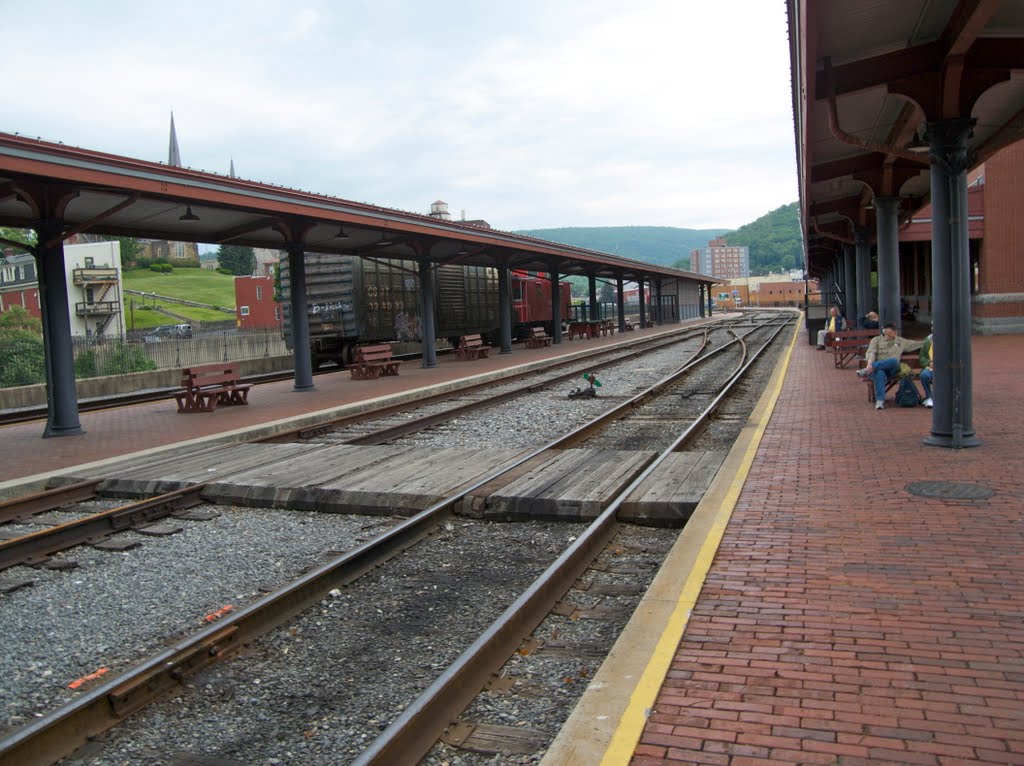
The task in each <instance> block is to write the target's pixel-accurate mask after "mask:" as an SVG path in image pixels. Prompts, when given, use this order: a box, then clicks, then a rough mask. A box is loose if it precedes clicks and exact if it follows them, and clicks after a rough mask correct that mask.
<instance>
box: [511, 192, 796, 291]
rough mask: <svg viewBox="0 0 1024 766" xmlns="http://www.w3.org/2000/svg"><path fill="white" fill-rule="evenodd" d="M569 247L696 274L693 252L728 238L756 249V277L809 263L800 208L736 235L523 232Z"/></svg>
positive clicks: (639, 229) (636, 229) (649, 230)
mask: <svg viewBox="0 0 1024 766" xmlns="http://www.w3.org/2000/svg"><path fill="white" fill-rule="evenodd" d="M515 233H516V234H525V235H526V236H529V237H539V238H540V239H548V240H551V241H552V242H560V243H562V244H564V245H574V246H576V247H586V248H589V249H591V250H599V251H601V252H603V253H612V254H615V255H621V256H623V257H625V258H634V259H636V260H638V261H644V262H645V263H653V264H657V265H659V266H671V267H674V268H677V269H684V270H689V269H690V251H691V250H695V249H697V248H701V247H704V246H705V245H707V243H708V241H709V240H712V239H714V238H715V237H717V236H719V235H723V234H724V235H725V238H726V240H727V241H728V242H729V244H730V245H746V246H747V247H749V248H750V273H751V274H755V275H759V274H768V273H769V272H773V271H774V272H780V271H786V270H789V269H798V268H800V266H801V264H802V263H803V252H802V250H801V240H800V220H799V216H798V210H797V203H796V202H793V203H790V204H789V205H783V206H782V207H780V208H778V209H777V210H773V211H771V212H770V213H767V214H765V215H763V216H761V217H760V218H758V219H757V220H756V221H753V222H751V223H748V224H746V225H745V226H741V227H740V228H739V229H737V230H736V231H732V232H730V231H729V230H728V229H678V228H675V227H672V226H606V227H591V228H587V227H569V228H563V229H530V230H525V231H517V232H515Z"/></svg>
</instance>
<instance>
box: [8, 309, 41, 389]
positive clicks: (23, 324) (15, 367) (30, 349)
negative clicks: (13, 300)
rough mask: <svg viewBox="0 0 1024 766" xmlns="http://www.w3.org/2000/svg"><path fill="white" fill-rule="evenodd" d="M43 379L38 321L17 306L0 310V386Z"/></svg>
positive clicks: (39, 381) (16, 384)
mask: <svg viewBox="0 0 1024 766" xmlns="http://www.w3.org/2000/svg"><path fill="white" fill-rule="evenodd" d="M45 380H46V366H45V362H44V361H43V336H42V323H41V322H40V321H39V320H38V319H36V318H35V317H34V316H32V315H31V314H30V313H29V312H28V311H27V310H26V309H24V308H22V307H21V306H13V307H12V308H10V309H8V310H7V311H5V312H3V313H0V387H7V386H28V385H32V384H33V383H42V382H43V381H45Z"/></svg>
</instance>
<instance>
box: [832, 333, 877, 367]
mask: <svg viewBox="0 0 1024 766" xmlns="http://www.w3.org/2000/svg"><path fill="white" fill-rule="evenodd" d="M878 333H879V331H878V330H840V331H839V332H837V333H836V334H835V337H834V338H833V339H832V353H833V355H834V357H833V360H834V362H835V365H836V367H846V365H848V364H849V363H850V362H852V361H853V360H855V359H858V358H861V359H862V358H863V357H864V353H865V352H866V351H867V350H868V344H869V343H871V339H872V338H874V337H875V336H876V335H878Z"/></svg>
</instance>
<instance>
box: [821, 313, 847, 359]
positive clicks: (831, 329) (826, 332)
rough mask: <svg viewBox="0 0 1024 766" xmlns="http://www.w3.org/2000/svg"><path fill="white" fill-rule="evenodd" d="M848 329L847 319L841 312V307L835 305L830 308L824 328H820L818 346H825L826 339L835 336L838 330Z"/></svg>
mask: <svg viewBox="0 0 1024 766" xmlns="http://www.w3.org/2000/svg"><path fill="white" fill-rule="evenodd" d="M845 329H846V320H845V319H844V318H843V315H842V314H840V313H839V309H837V308H836V307H835V306H833V307H832V308H830V309H829V310H828V321H827V322H826V323H825V327H824V329H821V330H818V348H819V349H823V348H825V339H826V338H827V337H829V336H832V337H835V334H836V331H837V330H845Z"/></svg>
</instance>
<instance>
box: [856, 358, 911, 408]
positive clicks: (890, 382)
mask: <svg viewBox="0 0 1024 766" xmlns="http://www.w3.org/2000/svg"><path fill="white" fill-rule="evenodd" d="M900 364H901V365H904V364H905V365H907V366H908V367H910V373H909V374H908V375H906V376H903V375H900V374H899V373H898V372H897V373H896V374H895V375H892V376H890V377H889V378H888V379H887V380H886V381H885V392H886V393H889V390H890V389H891V388H893V387H895V386H897V385H899V382H900V379H901V378H903V377H909V378H910V379H911V380H920V379H921V368H920V367H919V366H918V365H919V364H920V360H919V359H918V352H917V351H907V352H905V353H904V354H902V355H901V356H900ZM867 366H868V362H867V360H866V359H861V360H860V362H859V363H858V368H859V369H861V370H863V369H864V368H865V367H867ZM861 380H863V381H864V382H865V383H867V386H868V401H869V402H874V401H875V381H874V379H873V378H872V377H871V376H870V375H867V376H865V377H863V378H861Z"/></svg>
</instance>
